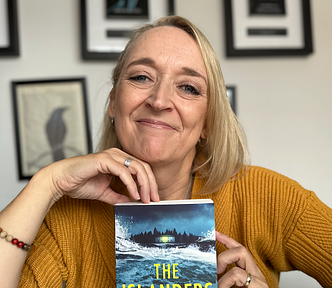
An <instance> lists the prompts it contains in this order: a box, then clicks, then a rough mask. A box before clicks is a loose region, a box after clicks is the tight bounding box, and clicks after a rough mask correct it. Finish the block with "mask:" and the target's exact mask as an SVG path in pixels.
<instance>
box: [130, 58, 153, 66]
mask: <svg viewBox="0 0 332 288" xmlns="http://www.w3.org/2000/svg"><path fill="white" fill-rule="evenodd" d="M134 65H148V66H154V65H156V62H155V61H154V60H152V59H151V58H149V57H145V58H140V59H137V60H135V61H133V62H130V63H129V64H128V65H127V67H126V68H129V67H131V66H134Z"/></svg>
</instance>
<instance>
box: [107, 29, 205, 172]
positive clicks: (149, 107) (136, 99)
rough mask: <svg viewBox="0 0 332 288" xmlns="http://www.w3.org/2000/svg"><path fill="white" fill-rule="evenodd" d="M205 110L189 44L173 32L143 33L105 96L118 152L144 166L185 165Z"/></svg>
mask: <svg viewBox="0 0 332 288" xmlns="http://www.w3.org/2000/svg"><path fill="white" fill-rule="evenodd" d="M206 109H207V74H206V69H205V65H204V62H203V58H202V56H201V53H200V50H199V47H198V45H197V43H196V42H195V40H194V39H193V38H192V37H191V36H190V35H189V34H187V33H186V32H184V31H183V30H181V29H179V28H175V27H158V28H153V29H151V30H149V31H147V32H145V33H143V34H142V35H141V36H140V38H139V39H138V40H137V42H136V43H135V44H134V47H133V49H132V52H131V53H129V56H128V58H127V59H126V62H125V65H124V68H123V71H122V72H121V75H120V79H119V81H118V83H117V85H116V87H114V89H113V90H112V92H111V102H110V108H109V114H110V116H111V117H114V119H115V128H116V132H117V136H118V139H119V141H120V143H121V146H122V148H123V150H124V151H126V152H127V153H129V154H132V155H133V156H135V157H137V158H140V159H142V160H143V161H146V162H148V163H149V164H150V165H156V164H165V163H173V162H180V163H184V164H187V165H190V166H191V163H192V161H193V159H194V157H195V152H196V150H195V145H196V143H197V141H198V139H199V137H200V136H201V137H203V138H204V137H205V131H204V123H205V116H206ZM190 166H189V167H190Z"/></svg>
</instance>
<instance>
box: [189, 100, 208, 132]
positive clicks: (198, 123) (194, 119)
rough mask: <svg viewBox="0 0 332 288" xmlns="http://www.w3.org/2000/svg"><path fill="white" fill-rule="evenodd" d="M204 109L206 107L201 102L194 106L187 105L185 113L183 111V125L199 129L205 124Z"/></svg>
mask: <svg viewBox="0 0 332 288" xmlns="http://www.w3.org/2000/svg"><path fill="white" fill-rule="evenodd" d="M206 109H207V107H206V105H205V104H203V103H201V105H196V106H194V107H189V105H188V107H187V108H186V110H185V113H183V115H184V116H183V119H184V123H185V125H186V126H188V127H189V126H190V127H192V128H196V129H200V130H201V129H202V128H203V127H204V124H205V116H206Z"/></svg>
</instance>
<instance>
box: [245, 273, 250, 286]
mask: <svg viewBox="0 0 332 288" xmlns="http://www.w3.org/2000/svg"><path fill="white" fill-rule="evenodd" d="M250 282H251V274H250V273H248V275H247V281H246V283H244V287H249V285H250Z"/></svg>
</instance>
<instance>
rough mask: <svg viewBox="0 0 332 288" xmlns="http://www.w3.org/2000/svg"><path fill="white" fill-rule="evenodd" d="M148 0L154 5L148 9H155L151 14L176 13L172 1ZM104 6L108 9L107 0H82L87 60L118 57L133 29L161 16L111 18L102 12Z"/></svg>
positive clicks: (82, 44) (83, 33)
mask: <svg viewBox="0 0 332 288" xmlns="http://www.w3.org/2000/svg"><path fill="white" fill-rule="evenodd" d="M148 1H149V3H150V4H151V5H153V8H152V9H149V11H152V12H153V13H152V12H151V15H159V16H160V17H161V16H167V15H173V14H174V1H173V0H148ZM91 8H93V9H94V10H93V9H91ZM103 9H106V0H80V10H81V11H80V12H81V19H80V21H81V55H82V59H84V60H113V61H116V60H118V58H119V56H120V54H121V52H122V50H123V48H124V46H125V44H126V43H127V41H128V40H129V38H130V35H131V33H132V31H133V30H134V29H136V28H139V27H141V26H142V25H144V24H145V23H148V22H152V21H154V20H157V18H159V16H158V17H157V18H156V19H154V18H153V17H149V19H146V17H143V18H142V19H139V18H135V17H132V18H130V17H127V16H125V17H123V19H121V17H119V16H117V17H114V18H112V17H110V16H107V15H106V13H104V11H102V10H103ZM158 9H160V11H159V10H158ZM95 10H96V11H95ZM156 10H157V11H156ZM164 10H165V11H164ZM94 11H95V12H94ZM156 12H157V13H156ZM163 12H164V13H163ZM149 13H150V12H149ZM92 15H93V16H95V15H96V16H95V17H93V16H92ZM98 17H99V18H100V19H98ZM91 31H93V33H92V32H91ZM92 38H93V39H92ZM92 42H93V44H92ZM106 43H107V44H106ZM91 46H92V48H91ZM89 47H90V48H89Z"/></svg>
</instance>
